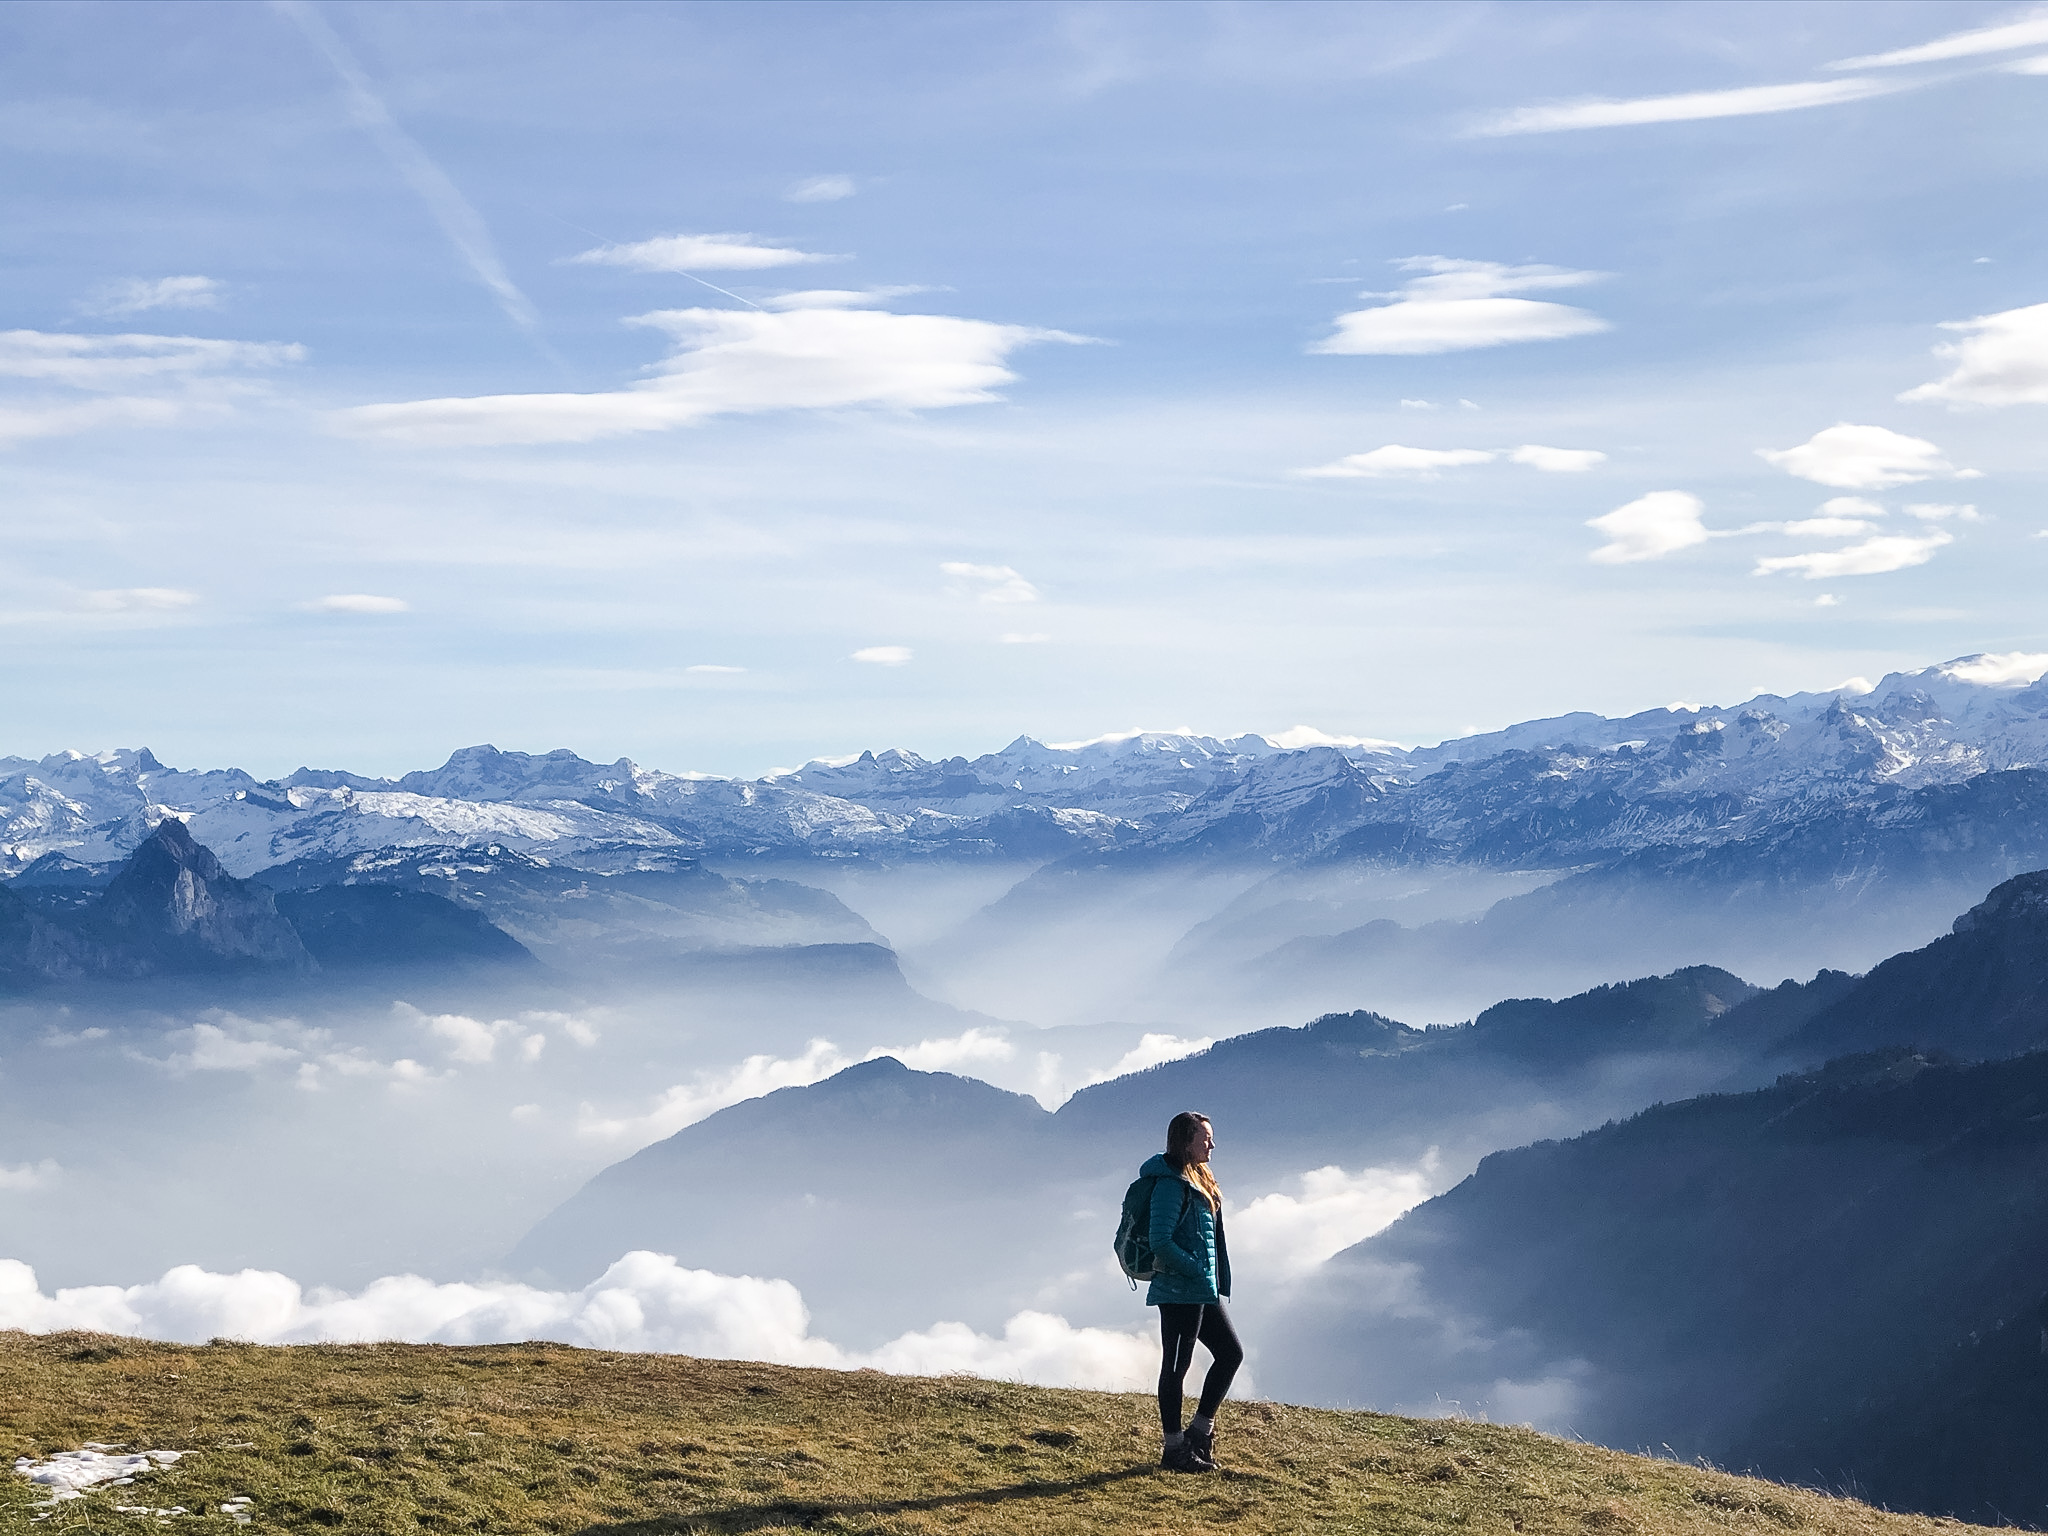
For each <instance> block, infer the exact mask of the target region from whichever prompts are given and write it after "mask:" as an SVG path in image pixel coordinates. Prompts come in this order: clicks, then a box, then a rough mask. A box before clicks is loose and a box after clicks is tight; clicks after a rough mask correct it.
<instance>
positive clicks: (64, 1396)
mask: <svg viewBox="0 0 2048 1536" xmlns="http://www.w3.org/2000/svg"><path fill="white" fill-rule="evenodd" d="M1152 1414H1153V1408H1152V1404H1151V1401H1150V1399H1148V1398H1144V1397H1138V1396H1129V1395H1119V1394H1114V1393H1106V1392H1063V1391H1053V1390H1050V1389H1046V1388H1039V1387H1017V1386H1008V1385H1002V1384H998V1383H993V1382H983V1381H972V1380H966V1379H960V1378H948V1379H943V1380H924V1379H914V1378H905V1377H894V1376H881V1375H876V1374H874V1373H872V1372H859V1373H854V1374H847V1373H843V1372H834V1371H800V1370H790V1369H785V1368H782V1367H779V1366H766V1365H749V1364H739V1363H732V1362H725V1361H709V1360H692V1359H685V1358H680V1357H675V1356H663V1355H615V1354H604V1353H599V1352H596V1351H590V1350H576V1349H569V1348H566V1347H564V1346H561V1345H556V1344H524V1345H500V1346H493V1347H490V1348H468V1349H465V1348H445V1347H436V1346H424V1345H398V1344H383V1345H360V1346H326V1345H321V1346H304V1347H299V1348H293V1349H271V1348H258V1347H256V1346H254V1345H239V1344H229V1343H220V1344H214V1345H211V1346H207V1347H204V1348H191V1347H185V1346H180V1345H169V1344H149V1343H141V1342H137V1341H134V1340H127V1339H112V1338H108V1337H106V1336H102V1335H93V1334H75V1333H74V1334H53V1335H47V1336H40V1337H38V1336H30V1335H25V1334H20V1333H0V1455H4V1456H5V1457H6V1458H7V1463H8V1464H9V1465H11V1464H12V1459H13V1458H14V1457H16V1456H20V1455H29V1456H36V1457H40V1456H43V1455H47V1454H48V1453H50V1452H52V1451H57V1450H71V1449H76V1448H78V1447H79V1446H81V1445H82V1444H83V1443H84V1442H86V1441H88V1440H97V1441H107V1442H125V1443H127V1444H129V1445H131V1446H133V1447H135V1448H137V1449H158V1450H181V1451H189V1452H192V1453H194V1454H192V1455H190V1456H188V1457H187V1458H186V1459H185V1460H184V1461H182V1462H180V1463H178V1464H177V1465H176V1466H174V1467H169V1468H166V1469H164V1470H163V1471H161V1472H158V1473H155V1474H153V1475H151V1476H150V1477H148V1478H146V1479H143V1480H142V1481H140V1482H138V1483H136V1484H135V1485H134V1486H133V1487H129V1488H118V1489H112V1490H109V1491H105V1492H100V1493H96V1494H94V1495H91V1496H89V1497H87V1498H84V1499H79V1500H75V1501H72V1502H69V1503H66V1504H64V1505H61V1506H59V1507H58V1508H57V1509H56V1511H55V1512H54V1513H52V1514H51V1515H50V1516H49V1517H48V1518H46V1519H44V1520H41V1521H34V1520H33V1513H34V1511H33V1508H32V1505H33V1501H34V1499H35V1497H36V1494H35V1491H34V1490H32V1489H31V1488H30V1487H29V1485H28V1484H27V1483H26V1482H25V1481H23V1480H22V1479H19V1478H15V1477H12V1476H4V1475H0V1530H6V1531H26V1530H29V1529H31V1528H32V1529H34V1530H36V1531H37V1532H57V1531H85V1530H92V1531H135V1530H138V1529H140V1528H142V1527H145V1526H150V1527H154V1526H156V1525H158V1524H160V1523H162V1524H167V1525H169V1526H172V1527H175V1528H180V1529H190V1530H193V1531H195V1532H197V1531H198V1530H200V1529H208V1530H218V1531H220V1532H223V1533H225V1532H228V1531H232V1530H233V1529H235V1527H234V1526H233V1524H232V1522H231V1521H230V1520H229V1519H228V1517H227V1516H225V1515H222V1514H219V1513H209V1514H203V1515H195V1516H191V1517H182V1518H176V1519H173V1520H171V1521H168V1522H157V1521H154V1520H150V1519H146V1518H143V1517H138V1516H135V1515H123V1514H118V1513H115V1512H114V1506H115V1505H117V1504H143V1503H147V1504H148V1505H150V1506H152V1507H156V1508H164V1507H168V1506H171V1505H179V1504H182V1505H184V1506H185V1507H186V1508H187V1509H192V1510H206V1511H217V1510H218V1508H219V1506H220V1504H221V1503H222V1502H223V1501H225V1500H227V1499H230V1498H233V1497H235V1496H237V1495H246V1496H248V1497H250V1498H252V1499H253V1500H254V1501H255V1505H254V1515H255V1520H254V1524H253V1525H251V1526H250V1527H249V1528H248V1529H249V1531H250V1532H252V1533H253V1532H263V1531H318V1532H323V1533H324V1532H377V1533H392V1532H416V1531H423V1530H424V1531H455V1530H466V1531H490V1532H529V1531H531V1532H575V1533H583V1536H656V1533H681V1532H703V1533H707V1536H709V1533H714V1532H772V1531H798V1530H803V1531H828V1532H840V1533H855V1532H858V1533H883V1532H889V1533H897V1532H905V1533H907V1532H936V1531H947V1532H963V1533H973V1532H996V1531H1001V1532H1020V1533H1038V1532H1043V1533H1054V1532H1057V1533H1062V1536H1066V1533H1074V1532H1091V1531H1101V1532H1115V1533H1118V1536H1136V1533H1160V1536H1165V1533H1182V1532H1189V1533H1192V1532H1216V1531H1227V1532H1233V1533H1242V1536H1267V1533H1275V1532H1309V1531H1314V1532H1316V1533H1318V1536H1321V1533H1325V1532H1332V1533H1334V1532H1346V1531H1361V1532H1388V1533H1395V1532H1424V1531H1441V1530H1444V1529H1447V1528H1448V1529H1459V1530H1469V1531H1480V1532H1511V1531H1512V1532H1530V1533H1535V1532H1559V1533H1563V1532H1569V1533H1572V1536H1588V1533H1600V1536H1623V1533H1628V1532H1659V1533H1663V1532H1671V1533H1691V1532H1698V1533H1702V1536H1704V1533H1716V1536H1720V1533H1728V1532H1764V1533H1771V1536H1779V1533H1782V1532H1786V1531H1808V1532H1814V1533H1830V1536H1832V1533H1841V1536H1849V1533H1870V1536H1880V1533H1882V1536H1909V1533H1929V1532H1933V1531H1936V1530H1940V1531H1943V1532H1946V1533H1956V1532H1962V1531H1966V1530H1969V1529H1971V1527H1965V1526H1961V1525H1958V1524H1956V1523H1955V1522H1953V1521H1944V1520H1930V1519H1925V1518H1921V1517H1917V1516H1908V1515H1893V1514H1886V1513H1882V1512H1880V1511H1877V1510H1874V1509H1871V1508H1869V1507H1867V1506H1865V1505H1861V1504H1857V1503H1853V1502H1850V1501H1848V1500H1842V1499H1832V1498H1827V1497H1824V1496H1822V1495H1819V1494H1814V1493H1809V1492H1805V1491H1803V1490H1799V1489H1791V1488H1784V1487H1779V1486H1777V1485H1775V1484H1770V1483H1762V1482H1756V1481H1753V1480H1749V1479H1745V1478H1738V1477H1730V1476H1727V1475H1725V1474H1722V1473H1718V1472H1711V1471H1706V1470H1703V1469H1701V1468H1698V1467H1689V1466H1684V1465H1680V1464H1677V1463H1673V1462H1666V1461H1650V1460H1645V1459H1643V1458H1640V1457H1634V1456H1624V1455H1621V1454H1619V1453H1616V1452H1613V1451H1606V1450H1599V1449H1595V1448H1593V1447H1589V1446H1584V1445H1576V1444H1572V1443H1570V1442H1567V1441H1563V1440H1554V1439H1549V1438H1547V1437H1545V1436H1542V1435H1537V1434H1533V1433H1531V1432H1529V1431H1527V1430H1517V1429H1502V1428H1497V1427H1494V1426H1490V1425H1483V1424H1468V1423H1446V1422H1441V1421H1425V1420H1412V1419H1399V1418H1392V1417H1389V1416H1386V1415H1382V1414H1371V1413H1335V1412H1327V1411H1322V1410H1315V1409H1307V1408H1288V1407H1282V1406H1278V1405H1274V1404H1267V1403H1241V1404H1240V1403H1234V1404H1229V1405H1226V1407H1225V1409H1224V1412H1223V1414H1222V1415H1221V1416H1220V1418H1219V1420H1218V1424H1217V1447H1218V1459H1219V1460H1220V1461H1221V1462H1222V1464H1223V1470H1222V1471H1221V1472H1219V1473H1216V1474H1213V1475H1210V1476H1206V1477H1191V1476H1183V1475H1175V1474H1172V1473H1163V1472H1159V1471H1158V1470H1156V1468H1155V1465H1154V1463H1155V1462H1156V1460H1157V1439H1156V1437H1157V1427H1156V1424H1155V1423H1154V1420H1153V1417H1152Z"/></svg>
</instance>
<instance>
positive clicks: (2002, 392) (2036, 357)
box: [1899, 304, 2048, 405]
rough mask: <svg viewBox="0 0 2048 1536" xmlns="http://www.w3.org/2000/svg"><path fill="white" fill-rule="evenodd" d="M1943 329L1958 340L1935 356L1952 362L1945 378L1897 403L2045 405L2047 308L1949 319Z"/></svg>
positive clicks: (1911, 391) (1910, 392)
mask: <svg viewBox="0 0 2048 1536" xmlns="http://www.w3.org/2000/svg"><path fill="white" fill-rule="evenodd" d="M1942 329H1943V330H1945V331H1956V332H1959V333H1961V336H1962V340H1960V341H1956V342H1949V343H1944V344H1943V345H1941V346H1938V347H1936V348H1935V349H1934V355H1935V356H1936V357H1939V358H1943V359H1945V360H1946V361H1948V362H1952V363H1954V364H1955V371H1954V372H1952V373H1950V374H1949V376H1948V377H1947V378H1945V379H1936V380H1934V381H1933V382H1932V383H1928V384H1922V385H1920V386H1919V387H1918V388H1917V389H1909V390H1907V391H1906V392H1905V393H1904V394H1903V395H1901V396H1899V398H1900V399H1901V400H1915V401H1917V400H1945V401H1947V402H1948V403H1949V404H1951V405H2048V304H2029V305H2027V306H2026V307H2025V308H2024V309H2008V310H2002V311H2000V312H1999V313H1998V314H1995V315H1979V316H1978V317H1977V318H1976V319H1974V320H1948V321H1944V322H1943V323H1942Z"/></svg>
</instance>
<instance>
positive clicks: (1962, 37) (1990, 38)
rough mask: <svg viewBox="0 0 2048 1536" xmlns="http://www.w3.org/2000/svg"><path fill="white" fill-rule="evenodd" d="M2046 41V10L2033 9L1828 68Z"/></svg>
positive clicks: (1887, 64)
mask: <svg viewBox="0 0 2048 1536" xmlns="http://www.w3.org/2000/svg"><path fill="white" fill-rule="evenodd" d="M2042 43H2048V10H2044V9H2039V8H2037V9H2035V10H2034V11H2032V12H2031V13H2030V14H2028V15H2026V16H2023V17H2021V18H2020V19H2019V20H2017V21H2006V22H2000V23H1998V24H1997V25H1996V26H1989V27H1971V28H1969V29H1968V30H1966V31H1962V32H1950V33H1948V34H1947V35H1946V36H1943V37H1937V38H1936V39H1934V41H1933V42H1931V43H1918V44H1915V45H1914V46H1913V47H1911V48H1894V49H1893V50H1892V51H1891V52H1889V53H1868V54H1865V55H1863V56H1862V57H1861V58H1855V59H1838V60H1836V61H1835V62H1834V63H1832V64H1830V65H1829V66H1828V68H1829V69H1889V68H1894V67H1896V66H1898V65H1901V64H1939V63H1942V62H1944V61H1946V60H1948V59H1967V58H1973V57H1975V56H1977V55H1979V54H1985V53H2003V52H2005V51H2006V50H2007V49H2011V48H2035V47H2039V46H2040V45H2041V44H2042Z"/></svg>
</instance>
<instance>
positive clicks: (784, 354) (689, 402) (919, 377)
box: [337, 308, 1080, 445]
mask: <svg viewBox="0 0 2048 1536" xmlns="http://www.w3.org/2000/svg"><path fill="white" fill-rule="evenodd" d="M631 323H633V324H635V325H644V326H648V327H651V328H653V329H655V330H658V331H662V332H664V333H665V334H666V335H667V336H668V337H669V338H670V340H671V342H672V343H673V345H674V348H675V350H674V351H673V352H672V353H671V354H670V355H669V357H668V358H667V359H666V360H665V361H664V362H663V363H661V364H660V365H659V367H658V369H657V371H656V376H655V377H653V378H651V379H648V380H646V381H645V382H643V383H639V384H634V385H631V386H629V387H628V388H625V389H620V390H610V391H601V392H598V393H594V394H550V395H480V396H473V397H465V398H451V399H445V400H412V401H405V402H400V403H395V404H390V405H364V406H357V407H355V408H354V409H352V410H347V411H343V412H341V413H340V415H339V416H338V418H337V421H338V424H339V425H340V426H341V428H342V429H343V430H344V431H346V432H349V433H352V434H354V435H357V436H363V437H374V438H383V439H386V440H388V441H392V442H400V443H413V444H434V445H454V444H468V445H503V444H514V443H586V442H592V441H595V440H597V439H599V438H607V437H620V436H624V435H626V434H629V433H634V432H661V431H667V430H669V429H671V428H674V427H681V426H688V425H690V424H692V423H695V422H700V421H704V420H707V419H709V418H711V417H714V416H720V415H736V414H749V413H758V412H763V411H786V410H835V409H847V408H853V407H867V408H876V409H883V410H897V411H916V410H935V409H939V408H942V407H945V406H954V405H973V404H978V403H981V402H984V401H989V400H994V399H997V398H999V397H998V395H997V394H996V391H997V390H998V389H999V388H1000V387H1001V386H1002V385H1005V384H1009V383H1012V382H1014V381H1015V379H1016V377H1017V375H1016V374H1014V373H1012V372H1011V371H1010V369H1009V368H1008V366H1007V362H1008V359H1009V356H1010V354H1011V353H1013V352H1015V351H1016V350H1017V349H1019V348H1020V347H1025V346H1029V345H1032V344H1034V343H1037V342H1045V341H1076V340H1079V339H1080V338H1078V337H1074V336H1069V335H1066V334H1065V333H1063V332H1060V331H1048V330H1041V329H1038V328H1036V327H1032V326H1023V325H996V324H992V323H990V322H988V321H985V320H962V319H959V318H957V317H954V316H951V315H901V314H896V313H894V312H892V311H888V310H878V309H845V308H812V309H793V310H783V311H780V312H771V311H767V310H759V309H665V310H657V311H655V312H654V313H652V314H646V315H640V316H637V317H635V319H634V320H633V321H632V322H631Z"/></svg>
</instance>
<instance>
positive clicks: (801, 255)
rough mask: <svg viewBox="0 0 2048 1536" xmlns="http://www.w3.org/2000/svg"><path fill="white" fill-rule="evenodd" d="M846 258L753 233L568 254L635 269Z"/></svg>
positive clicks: (748, 268)
mask: <svg viewBox="0 0 2048 1536" xmlns="http://www.w3.org/2000/svg"><path fill="white" fill-rule="evenodd" d="M845 259H846V258H845V257H844V256H820V255H816V254H814V253H813V252H810V251H798V250H792V249H790V248H789V247H788V246H783V245H774V244H771V243H769V242H767V241H763V240H756V239H755V238H754V237H753V236H752V235H656V236H655V237H654V238H653V239H651V240H636V241H634V242H633V243H632V244H630V245H600V246H598V247H597V248H596V249H595V250H590V251H584V252H581V253H580V254H578V255H575V256H571V257H570V258H569V260H571V261H573V262H579V263H581V264H582V265H584V266H594V267H628V268H631V269H632V270H633V271H635V272H759V271H764V270H766V269H768V268H771V267H797V266H803V265H804V264H806V263H808V262H814V261H844V260H845Z"/></svg>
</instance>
